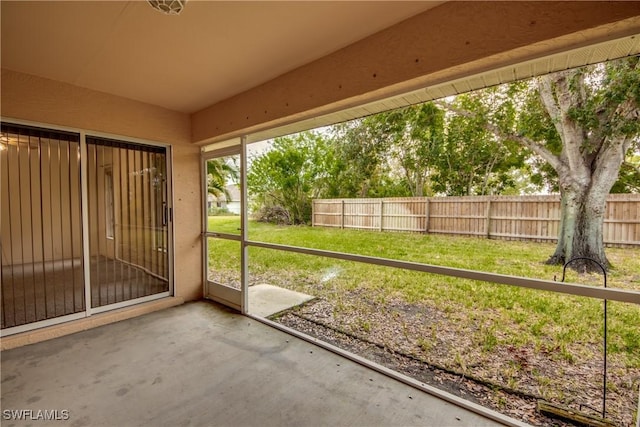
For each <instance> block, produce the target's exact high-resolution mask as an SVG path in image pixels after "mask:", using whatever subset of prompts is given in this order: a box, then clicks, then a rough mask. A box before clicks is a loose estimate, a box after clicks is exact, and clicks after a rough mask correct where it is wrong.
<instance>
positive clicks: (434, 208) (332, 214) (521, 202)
mask: <svg viewBox="0 0 640 427" xmlns="http://www.w3.org/2000/svg"><path fill="white" fill-rule="evenodd" d="M312 224H313V226H316V227H317V226H321V227H337V228H355V229H364V230H378V231H412V232H421V233H442V234H462V235H467V236H482V237H486V238H490V239H505V240H533V241H555V240H557V237H558V227H559V225H560V196H558V195H551V196H468V197H393V198H383V199H318V200H314V201H313V215H312ZM604 241H605V243H606V244H607V245H616V246H617V245H623V246H640V194H610V195H609V196H608V198H607V207H606V215H605V221H604Z"/></svg>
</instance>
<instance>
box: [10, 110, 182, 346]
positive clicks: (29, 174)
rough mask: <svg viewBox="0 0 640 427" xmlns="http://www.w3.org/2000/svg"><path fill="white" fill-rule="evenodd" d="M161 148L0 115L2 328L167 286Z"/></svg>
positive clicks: (167, 207) (149, 295) (108, 305)
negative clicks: (29, 123)
mask: <svg viewBox="0 0 640 427" xmlns="http://www.w3.org/2000/svg"><path fill="white" fill-rule="evenodd" d="M168 160H169V156H168V148H167V147H162V146H154V145H147V144H141V143H133V142H128V141H120V140H113V139H109V138H102V137H96V136H86V137H84V136H83V135H82V134H81V133H79V132H78V133H75V132H66V131H60V130H50V129H44V128H38V127H32V126H27V125H22V124H20V125H18V124H9V123H4V122H3V123H2V133H1V136H0V209H1V212H0V228H1V234H0V244H1V247H2V261H1V267H2V268H1V270H0V274H1V286H0V299H1V304H0V308H1V316H0V317H1V320H2V327H1V329H2V335H4V334H11V333H16V332H21V331H24V330H29V329H33V328H36V327H42V326H48V325H50V324H53V323H59V322H61V321H67V320H74V319H78V318H81V317H85V316H88V315H91V313H96V312H100V311H105V310H110V309H114V308H118V307H121V306H125V305H130V304H134V303H137V302H144V301H147V300H150V299H155V298H160V297H163V296H169V295H170V292H171V290H172V289H171V280H170V278H171V274H172V268H171V264H170V260H171V249H170V248H171V241H170V238H171V233H170V232H169V230H170V229H171V223H172V218H171V217H172V210H171V203H170V201H171V198H170V191H169V189H170V186H169V182H170V170H171V169H170V167H169V161H168Z"/></svg>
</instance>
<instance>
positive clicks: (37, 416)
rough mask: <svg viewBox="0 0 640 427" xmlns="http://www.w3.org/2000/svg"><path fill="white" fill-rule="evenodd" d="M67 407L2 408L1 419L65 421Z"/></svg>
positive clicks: (68, 415)
mask: <svg viewBox="0 0 640 427" xmlns="http://www.w3.org/2000/svg"><path fill="white" fill-rule="evenodd" d="M69 418H70V413H69V410H68V409H3V410H2V419H3V420H7V421H9V420H11V421H67V420H68V419H69Z"/></svg>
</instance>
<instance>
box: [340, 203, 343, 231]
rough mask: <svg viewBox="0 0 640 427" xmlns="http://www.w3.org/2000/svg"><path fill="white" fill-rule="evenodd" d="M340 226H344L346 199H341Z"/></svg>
mask: <svg viewBox="0 0 640 427" xmlns="http://www.w3.org/2000/svg"><path fill="white" fill-rule="evenodd" d="M340 228H344V199H342V200H340Z"/></svg>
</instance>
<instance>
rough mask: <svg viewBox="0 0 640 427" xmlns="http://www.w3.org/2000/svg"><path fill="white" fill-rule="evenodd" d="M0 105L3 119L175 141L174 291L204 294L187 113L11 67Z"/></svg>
mask: <svg viewBox="0 0 640 427" xmlns="http://www.w3.org/2000/svg"><path fill="white" fill-rule="evenodd" d="M1 107H2V108H1V110H0V113H1V114H2V116H3V117H4V118H12V119H19V120H27V121H32V122H37V123H41V124H44V125H46V124H50V125H57V126H63V127H70V128H77V129H81V130H87V131H95V132H103V133H109V134H114V135H119V136H122V137H133V138H140V139H145V140H149V141H157V142H162V143H169V144H171V147H172V156H173V189H174V197H173V199H174V216H173V218H174V229H175V246H174V247H175V259H176V263H175V293H176V296H178V297H182V298H184V299H185V300H193V299H198V298H200V297H201V296H202V273H201V271H202V259H201V258H202V251H201V247H202V246H201V243H200V231H201V230H200V228H201V223H202V221H201V200H200V199H201V196H200V172H199V168H200V161H199V159H200V155H199V152H200V151H199V148H198V147H195V146H193V145H192V144H191V143H190V142H191V133H190V120H189V116H188V115H186V114H182V113H177V112H174V111H169V110H166V109H163V108H159V107H156V106H152V105H148V104H144V103H141V102H136V101H132V100H128V99H124V98H120V97H117V96H112V95H109V94H105V93H100V92H95V91H91V90H88V89H84V88H80V87H77V86H73V85H69V84H64V83H60V82H56V81H53V80H48V79H43V78H40V77H36V76H31V75H26V74H22V73H17V72H15V71H11V70H6V69H3V70H2V99H1Z"/></svg>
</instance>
